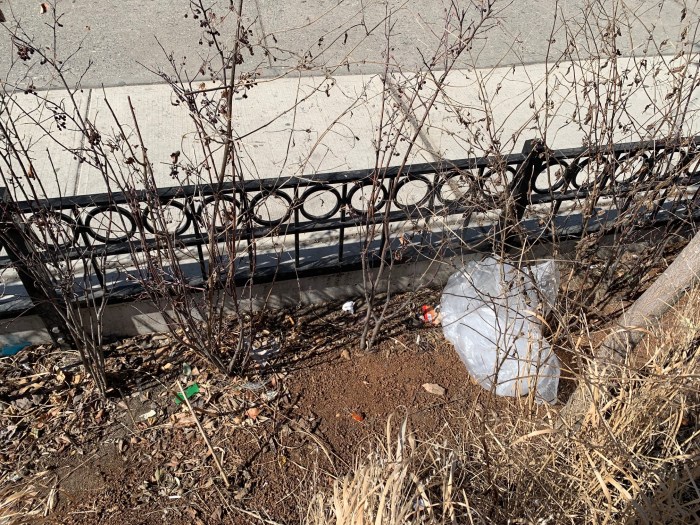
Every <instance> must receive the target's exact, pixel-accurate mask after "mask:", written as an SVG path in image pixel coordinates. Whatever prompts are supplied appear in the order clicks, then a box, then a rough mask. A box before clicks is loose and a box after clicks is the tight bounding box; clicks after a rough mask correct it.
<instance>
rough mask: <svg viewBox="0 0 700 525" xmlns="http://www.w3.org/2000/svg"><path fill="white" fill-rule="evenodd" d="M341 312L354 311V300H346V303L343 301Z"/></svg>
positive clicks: (350, 312) (352, 312)
mask: <svg viewBox="0 0 700 525" xmlns="http://www.w3.org/2000/svg"><path fill="white" fill-rule="evenodd" d="M343 312H347V313H349V314H354V313H355V301H347V302H346V303H343Z"/></svg>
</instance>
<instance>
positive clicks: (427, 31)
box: [0, 0, 700, 88]
mask: <svg viewBox="0 0 700 525" xmlns="http://www.w3.org/2000/svg"><path fill="white" fill-rule="evenodd" d="M455 1H456V4H458V5H459V7H460V9H464V10H465V13H466V21H470V20H471V19H472V18H473V17H474V16H478V10H477V9H476V8H474V6H473V4H472V3H471V2H469V1H466V0H455ZM477 1H480V0H477ZM49 3H52V2H51V1H49ZM213 3H216V4H217V5H218V6H217V8H216V10H215V12H216V13H217V15H218V19H219V20H221V22H220V32H221V37H222V40H223V41H224V43H225V45H229V43H230V42H231V35H232V34H233V31H232V28H233V27H234V25H235V23H234V20H235V17H234V16H233V15H232V12H231V11H230V9H229V7H228V6H229V0H213ZM234 3H237V2H234ZM590 3H595V4H596V7H595V8H589V9H586V8H585V5H586V4H590ZM615 3H621V2H619V0H617V1H615V0H598V1H596V0H559V1H558V2H557V1H555V0H512V1H508V0H503V1H501V0H496V1H495V5H494V13H495V14H494V18H493V19H491V20H489V21H488V22H487V23H486V24H485V25H484V26H483V28H482V33H481V34H480V36H479V37H478V38H477V39H476V40H475V41H474V45H473V47H472V48H471V49H470V50H469V51H468V52H466V53H464V55H463V57H462V59H461V60H460V62H459V64H458V66H459V67H462V68H464V67H469V66H478V67H489V66H493V65H510V64H520V63H526V64H527V63H535V62H543V61H545V60H546V59H547V55H548V54H549V56H550V57H554V56H557V54H558V52H559V51H560V50H561V49H562V47H563V46H564V45H565V44H566V43H567V42H576V44H577V45H579V46H580V48H581V49H580V51H581V53H582V55H583V56H585V55H586V53H587V52H588V50H590V49H595V48H596V47H597V46H600V44H601V43H600V41H599V39H598V38H597V37H596V38H591V37H588V38H587V37H586V36H585V34H586V33H588V34H591V33H592V34H596V35H599V34H600V29H599V28H600V27H605V24H606V18H607V17H608V16H609V15H611V14H612V13H613V12H614V6H613V4H615ZM40 4H41V2H40V0H0V8H2V10H3V11H4V13H5V16H6V18H7V19H8V20H7V22H6V23H5V24H0V26H4V27H0V78H3V79H7V80H9V81H10V82H17V80H18V79H21V78H23V77H24V78H28V79H29V81H26V82H24V83H23V84H22V83H20V85H26V84H28V83H29V82H33V83H34V85H35V86H36V87H37V88H43V87H47V86H48V85H50V84H51V83H52V82H53V83H55V79H53V80H52V78H51V77H50V75H49V74H48V73H47V71H46V68H45V67H42V66H41V65H40V64H39V63H38V60H36V59H32V60H29V61H26V62H23V61H21V60H18V54H17V50H16V48H15V47H14V46H13V44H12V40H11V37H10V35H11V31H12V28H13V27H16V26H19V28H20V32H21V33H23V34H26V35H27V36H28V37H29V38H30V39H32V41H33V42H34V45H35V46H36V47H39V46H41V47H42V48H46V47H47V46H48V47H53V41H54V31H53V29H52V27H51V21H52V18H53V17H52V16H51V13H52V9H53V8H52V7H50V8H49V11H48V12H47V13H46V14H40ZM56 4H57V8H56V12H57V13H61V16H60V18H59V21H60V23H61V26H62V27H60V28H58V31H57V33H56V37H57V38H56V42H57V48H58V54H59V57H63V59H64V60H66V62H65V66H64V67H65V70H66V76H67V78H68V80H69V82H70V83H71V84H75V83H77V82H78V81H81V85H83V86H85V87H98V86H101V85H105V86H115V85H133V84H151V83H157V82H160V81H161V79H160V78H159V76H158V74H157V72H158V71H165V72H167V73H170V72H172V67H170V66H169V65H168V60H167V53H172V56H173V58H174V62H175V64H176V66H177V67H178V68H182V70H183V71H185V72H187V74H188V75H190V76H192V77H194V76H197V75H198V70H199V69H200V67H201V65H202V63H203V57H205V56H207V54H209V53H210V48H209V46H208V45H207V43H206V38H205V39H204V40H203V43H202V45H200V44H199V42H200V39H202V32H201V29H200V27H199V20H195V19H194V16H193V13H192V11H191V10H190V7H189V6H190V3H189V1H187V0H109V1H107V0H105V1H96V0H58V1H57V2H56ZM449 4H450V2H449V0H422V1H407V0H286V1H281V0H244V3H243V13H244V19H245V24H246V26H247V27H248V28H249V30H250V33H249V38H250V42H251V44H252V45H253V51H254V53H253V55H251V54H250V52H249V51H245V52H244V60H245V62H244V64H243V66H242V70H244V71H245V70H247V71H252V70H257V71H258V72H259V73H260V74H261V75H262V76H274V75H278V74H282V73H285V72H288V71H290V70H301V71H302V72H303V73H304V74H325V73H326V72H330V73H331V74H357V73H377V72H380V71H382V69H383V67H384V63H385V58H386V49H387V47H389V48H390V49H391V51H390V60H389V62H390V67H391V68H392V69H399V68H405V69H408V70H411V69H415V68H417V67H421V65H422V64H423V63H424V61H425V60H428V61H429V60H430V58H431V57H432V56H434V55H435V53H436V50H439V49H441V45H442V44H441V39H442V36H443V33H444V28H445V19H446V16H447V14H448V13H449V12H450V11H449V9H448V7H449ZM625 5H626V6H627V10H626V11H625V12H624V13H622V12H620V13H618V14H619V16H618V19H619V20H621V21H622V27H621V36H620V37H619V39H618V46H619V48H620V51H621V53H623V54H630V53H640V52H643V51H644V47H645V44H646V40H647V38H646V36H647V34H648V33H649V32H650V31H651V32H653V34H654V36H655V37H656V38H655V40H656V41H657V42H661V41H663V40H664V39H666V38H669V39H670V41H673V40H674V39H675V38H677V35H678V33H679V31H680V19H681V0H663V1H662V2H661V3H659V2H657V1H650V0H646V1H645V0H628V1H627V2H626V3H625ZM692 5H693V6H695V8H694V9H695V10H693V8H691V9H690V10H689V11H688V12H687V18H686V22H687V21H688V20H691V19H693V18H695V19H697V14H696V12H700V10H698V9H697V6H696V4H695V2H692ZM555 14H556V16H555ZM185 15H187V17H185ZM452 20H453V21H454V17H453V18H452ZM565 28H568V30H569V32H568V33H567V32H566V31H565ZM552 31H553V32H552ZM387 33H388V34H389V35H390V38H389V42H388V43H387V37H386V35H387ZM552 34H553V36H554V37H553V38H550V35H552ZM586 48H588V50H587V49H586ZM265 50H267V52H265ZM76 51H77V52H76ZM651 51H652V52H653V53H652V54H658V52H661V53H664V54H674V53H675V52H676V50H675V49H673V48H672V45H669V46H667V47H666V48H665V49H658V50H653V49H652V50H651ZM655 51H658V52H655ZM68 57H70V58H68ZM183 64H184V65H183ZM88 65H89V68H88ZM27 66H30V67H29V68H28V69H27ZM438 67H439V66H438Z"/></svg>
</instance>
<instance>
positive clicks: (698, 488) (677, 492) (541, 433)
mask: <svg viewBox="0 0 700 525" xmlns="http://www.w3.org/2000/svg"><path fill="white" fill-rule="evenodd" d="M681 304H682V306H680V307H678V308H676V309H675V310H674V311H673V312H671V314H669V315H668V316H667V317H666V318H665V319H664V320H662V323H661V324H660V326H659V327H658V329H657V330H656V333H655V334H653V337H650V338H649V341H648V343H649V344H647V345H646V348H643V349H642V350H641V352H642V353H643V355H644V358H643V359H642V360H641V362H640V360H637V363H636V364H635V365H632V364H630V363H628V364H626V365H624V366H620V367H619V370H618V373H617V374H616V378H615V380H614V384H610V385H607V386H606V388H603V389H601V390H600V392H599V395H597V397H596V398H595V399H594V400H593V401H592V402H591V404H590V406H589V410H588V412H587V414H586V417H585V419H584V423H583V425H582V426H581V427H580V428H577V429H576V430H574V429H571V428H567V427H566V426H562V425H561V424H560V422H559V424H558V419H557V417H556V415H557V414H556V411H551V410H550V411H548V412H547V413H546V414H545V416H546V417H544V418H543V417H542V415H543V413H542V411H540V413H539V414H538V415H534V416H527V415H524V414H523V410H522V407H519V406H517V405H518V403H517V402H513V403H512V405H511V406H512V410H510V412H509V413H503V412H501V413H499V414H492V415H491V416H485V415H484V416H482V415H481V414H474V413H472V414H463V416H464V417H465V420H466V421H467V423H466V424H465V425H462V426H459V425H458V424H455V425H454V426H453V425H450V426H448V427H445V429H444V431H443V432H442V433H441V434H440V435H436V436H433V438H431V439H429V440H417V439H416V438H415V436H413V435H412V433H411V431H410V429H409V425H410V422H407V421H404V422H403V424H402V425H401V426H400V428H399V429H398V430H394V429H392V426H391V422H389V423H388V424H387V437H386V440H387V441H386V443H381V444H379V443H378V444H377V447H376V449H375V451H374V452H373V453H372V454H371V455H369V456H368V457H364V458H361V459H358V461H357V466H356V468H355V469H354V470H353V471H352V472H350V473H349V474H347V475H346V476H345V477H342V478H339V479H337V480H336V481H335V483H334V486H333V490H332V493H331V492H319V493H317V494H316V495H315V497H314V499H313V501H312V502H311V504H310V506H309V513H308V517H307V523H309V524H321V523H335V524H338V525H347V524H374V525H379V524H399V523H469V524H479V523H533V524H534V523H537V524H545V523H552V524H553V523H600V524H605V523H649V524H653V523H697V522H698V520H700V482H698V481H696V480H698V479H700V466H699V463H698V459H699V458H700V456H699V453H700V439H699V437H700V436H699V434H700V422H699V421H698V419H699V416H700V411H699V410H698V408H699V404H700V354H699V353H698V346H699V341H700V290H695V291H693V292H692V293H690V294H688V296H687V297H686V300H684V301H682V303H681ZM578 379H579V380H585V378H580V377H579V378H578ZM601 392H602V393H601Z"/></svg>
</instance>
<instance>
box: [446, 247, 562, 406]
mask: <svg viewBox="0 0 700 525" xmlns="http://www.w3.org/2000/svg"><path fill="white" fill-rule="evenodd" d="M558 288H559V272H558V271H557V267H556V265H555V263H554V261H547V262H545V263H542V264H538V265H536V266H531V267H529V268H524V269H523V270H518V269H517V268H515V267H514V266H511V265H510V264H507V263H502V262H499V261H497V260H496V259H493V258H491V257H489V258H486V259H484V260H483V261H478V262H477V261H471V262H469V263H468V264H467V265H466V267H465V268H464V269H462V270H460V271H459V272H457V273H455V274H453V275H452V276H450V278H449V280H448V281H447V286H446V287H445V290H444V291H443V293H442V298H441V301H440V308H441V312H442V326H443V331H444V333H445V337H446V338H447V340H448V341H450V342H451V343H452V344H454V345H455V347H456V348H457V352H458V353H459V356H460V358H461V359H462V361H463V362H464V364H465V365H466V367H467V370H468V371H469V373H470V374H471V375H472V376H473V377H474V378H476V380H477V381H478V382H479V383H480V384H481V386H483V387H484V388H486V389H487V390H491V388H493V387H494V385H495V392H496V394H498V395H501V396H514V397H515V396H522V395H525V394H527V393H528V392H530V391H531V390H534V391H535V399H536V400H537V401H546V402H548V403H554V402H556V399H557V387H558V386H559V373H560V368H561V367H560V364H559V359H557V356H556V355H555V354H554V352H553V351H552V350H551V348H550V346H549V344H548V343H547V342H546V341H545V340H544V338H543V337H542V332H541V330H540V322H539V320H538V319H537V316H536V314H537V315H544V314H546V313H547V312H548V311H549V309H550V307H551V305H552V304H553V303H554V301H555V299H556V297H557V291H558ZM538 290H539V293H538Z"/></svg>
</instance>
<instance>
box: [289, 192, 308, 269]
mask: <svg viewBox="0 0 700 525" xmlns="http://www.w3.org/2000/svg"><path fill="white" fill-rule="evenodd" d="M292 202H293V204H292V206H294V267H295V268H297V269H298V268H299V206H303V204H304V203H303V202H299V185H298V184H297V185H296V186H294V200H293V201H292ZM307 213H308V212H307Z"/></svg>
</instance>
